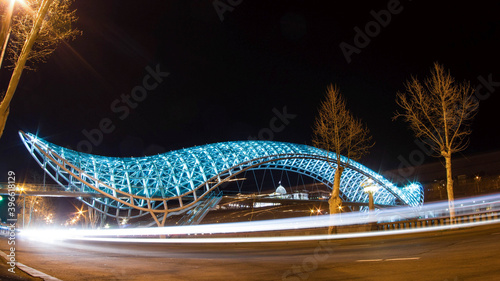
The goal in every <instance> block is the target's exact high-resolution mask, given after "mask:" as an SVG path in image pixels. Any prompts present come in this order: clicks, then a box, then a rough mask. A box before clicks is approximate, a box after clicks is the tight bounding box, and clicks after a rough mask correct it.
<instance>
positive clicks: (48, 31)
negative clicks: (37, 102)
mask: <svg viewBox="0 0 500 281" xmlns="http://www.w3.org/2000/svg"><path fill="white" fill-rule="evenodd" d="M25 2H26V4H27V5H26V7H22V9H21V11H19V12H18V13H17V14H16V15H15V16H13V23H12V27H11V30H10V33H9V34H10V35H5V32H6V31H4V30H3V29H6V28H2V41H5V44H4V46H2V53H3V52H4V51H5V50H4V49H5V48H7V52H8V56H9V60H10V61H11V63H12V65H11V68H13V71H12V76H11V78H10V81H9V85H8V86H7V90H6V91H5V92H2V93H1V94H0V97H1V98H2V100H1V103H0V137H1V136H2V134H3V130H4V128H5V124H6V122H7V117H8V115H9V110H10V102H11V100H12V98H13V96H14V93H15V92H16V89H17V85H18V84H19V80H20V79H21V74H22V72H23V70H24V69H34V63H36V62H44V61H45V60H46V59H47V57H48V56H49V55H50V54H51V53H52V52H54V50H55V48H56V46H57V45H59V44H60V43H61V42H63V41H66V40H70V39H73V38H74V37H75V36H77V35H78V34H80V31H78V30H76V29H74V28H72V24H73V23H74V22H75V21H76V16H75V11H71V10H70V8H69V6H70V5H71V3H72V0H26V1H25ZM4 24H5V23H4ZM8 24H9V25H10V22H9V23H8ZM4 35H5V36H4ZM9 36H10V37H9ZM7 39H9V41H8V42H7ZM7 43H8V44H7Z"/></svg>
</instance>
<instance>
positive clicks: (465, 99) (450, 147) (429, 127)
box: [394, 62, 478, 219]
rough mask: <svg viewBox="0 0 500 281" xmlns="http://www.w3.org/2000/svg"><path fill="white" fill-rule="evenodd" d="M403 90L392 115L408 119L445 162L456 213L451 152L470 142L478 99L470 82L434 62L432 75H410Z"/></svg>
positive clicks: (448, 186)
mask: <svg viewBox="0 0 500 281" xmlns="http://www.w3.org/2000/svg"><path fill="white" fill-rule="evenodd" d="M405 87H406V91H405V92H403V93H400V92H399V93H398V94H397V97H396V102H397V104H398V105H399V106H400V107H401V108H402V109H403V111H402V112H396V114H395V117H394V119H396V118H403V120H404V121H406V122H408V124H409V126H410V128H411V129H412V131H413V132H414V133H415V136H416V137H418V138H420V139H422V141H424V142H425V143H426V144H428V145H429V146H430V147H431V148H432V150H433V151H434V152H435V153H436V154H435V155H434V156H436V157H444V159H445V162H446V183H447V187H446V189H447V192H448V203H449V210H450V218H452V219H453V218H454V216H455V207H454V204H453V200H454V196H453V178H452V170H451V155H452V154H453V153H455V152H458V151H462V150H464V149H465V148H467V146H468V144H469V140H468V136H469V134H470V133H471V132H472V131H471V128H470V125H471V122H470V121H471V120H472V119H473V118H474V116H475V114H476V112H477V108H478V101H477V99H476V98H475V97H474V96H473V93H474V92H473V89H472V88H471V87H470V84H469V82H465V81H464V82H463V83H460V84H458V83H455V79H454V78H453V77H452V76H451V75H450V72H449V71H445V70H444V67H443V66H442V65H439V64H438V63H437V62H436V63H434V66H433V68H432V69H431V76H430V77H428V78H427V79H425V80H424V82H423V83H421V82H420V81H418V80H417V78H416V77H412V78H411V79H410V80H409V81H407V82H406V84H405Z"/></svg>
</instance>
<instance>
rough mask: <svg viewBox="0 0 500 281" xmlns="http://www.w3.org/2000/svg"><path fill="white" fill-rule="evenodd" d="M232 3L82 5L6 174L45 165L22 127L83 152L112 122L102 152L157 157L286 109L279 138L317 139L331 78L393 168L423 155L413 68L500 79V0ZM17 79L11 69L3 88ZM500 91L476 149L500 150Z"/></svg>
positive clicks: (26, 108) (376, 163) (6, 147)
mask: <svg viewBox="0 0 500 281" xmlns="http://www.w3.org/2000/svg"><path fill="white" fill-rule="evenodd" d="M229 2H231V3H233V4H237V5H236V6H234V7H230V6H226V7H230V9H229V10H227V11H225V12H224V13H222V12H219V14H220V15H219V14H218V13H217V11H216V9H215V8H214V3H216V4H218V5H219V6H218V7H220V9H223V5H229V4H227V3H229ZM229 2H226V0H220V1H219V0H218V1H217V2H213V1H201V0H178V1H168V0H162V1H137V0H135V1H128V0H119V1H118V0H115V1H112V0H106V1H95V0H85V1H81V0H77V1H76V2H75V3H74V4H73V7H74V8H76V9H77V15H78V17H79V20H78V22H77V24H76V25H77V27H78V28H79V29H80V30H82V32H83V35H82V36H80V37H78V38H77V39H76V40H74V41H71V42H69V43H68V44H67V45H61V46H60V47H59V48H58V50H57V51H56V52H55V53H54V54H52V56H51V57H50V58H49V60H48V62H47V63H45V64H40V65H38V70H37V71H36V72H32V71H31V72H24V74H23V76H22V78H21V83H20V85H19V87H18V90H17V92H16V95H15V97H14V100H13V102H12V104H11V114H10V116H9V119H8V123H7V127H6V130H5V133H4V136H3V137H2V138H1V139H0V159H1V161H0V182H4V181H6V176H7V171H9V170H13V171H15V172H16V173H17V174H18V175H19V176H20V177H21V176H23V175H25V174H26V172H27V171H28V170H30V169H32V170H36V171H38V172H40V171H41V170H40V169H39V168H37V167H36V165H35V161H34V160H33V159H32V158H31V156H30V155H29V153H28V152H27V151H26V149H25V148H24V146H23V145H22V143H21V141H20V139H19V137H18V134H17V132H18V130H24V131H26V132H32V133H38V135H39V136H41V137H44V138H46V139H47V140H49V141H50V142H53V143H55V144H58V145H62V146H66V147H71V148H73V149H76V148H78V147H80V148H83V146H82V143H83V142H84V141H89V139H88V138H87V137H86V136H85V134H84V133H83V130H86V131H88V132H95V130H97V129H99V126H100V123H101V122H105V123H106V122H107V123H108V124H106V126H105V127H106V130H107V132H105V133H103V137H102V140H101V141H100V142H99V143H98V144H97V145H92V147H90V148H91V149H92V151H91V152H92V153H94V154H99V155H107V156H144V155H151V154H156V153H160V152H166V151H170V150H175V149H180V148H183V147H191V146H194V145H202V144H206V143H213V142H219V141H231V140H247V139H249V137H256V138H258V135H259V132H261V136H263V137H264V138H265V139H269V137H270V135H268V134H263V133H262V132H264V131H266V132H269V130H264V131H262V130H263V129H265V128H269V127H270V125H269V122H270V120H271V119H272V118H273V117H274V116H275V112H276V111H278V112H283V109H284V108H285V107H286V111H287V113H288V114H290V115H293V118H291V117H292V116H290V118H289V119H287V122H288V124H287V125H285V127H284V129H283V130H282V131H280V132H276V133H274V134H273V136H272V139H273V140H276V141H286V142H294V143H302V144H311V135H312V129H311V128H312V125H313V122H314V118H315V115H316V112H317V107H318V105H319V102H320V101H321V99H322V98H323V97H324V93H325V90H326V87H327V85H328V84H330V83H335V84H337V85H338V86H339V88H340V90H341V92H342V93H343V94H344V96H345V97H346V99H347V103H348V107H349V108H350V109H351V110H352V112H353V113H354V114H355V115H356V116H358V117H360V118H361V119H363V120H364V121H365V122H366V123H367V125H368V127H369V128H370V130H371V132H372V135H373V138H374V140H375V141H376V145H375V146H374V147H373V148H372V149H371V153H370V155H368V156H366V157H365V158H363V159H362V160H361V161H360V162H361V163H363V164H365V165H367V166H368V167H370V168H372V169H374V170H375V171H383V170H387V169H393V168H396V167H397V166H398V165H399V161H398V156H400V155H402V156H403V157H406V156H407V155H409V153H410V152H411V151H412V150H414V149H416V145H415V144H414V143H413V141H414V139H415V138H414V136H413V134H412V132H411V131H410V130H409V129H408V128H407V126H406V124H405V123H403V121H400V120H399V121H392V120H391V118H392V116H393V115H394V112H395V111H396V109H397V107H396V103H395V101H394V99H395V95H396V93H397V91H402V90H404V86H403V84H404V82H405V81H406V80H407V79H409V78H410V76H411V75H416V76H418V77H420V78H423V77H425V76H427V75H428V73H429V70H430V67H431V66H432V64H433V63H434V62H436V61H438V62H439V63H441V64H443V65H444V66H445V67H446V68H447V69H450V70H451V73H452V75H453V76H454V77H456V78H457V80H458V81H463V80H469V81H471V84H472V85H474V86H475V85H477V84H480V81H479V79H478V77H479V76H482V77H484V78H485V79H487V78H488V76H490V77H491V78H490V79H491V80H493V81H499V82H500V71H499V69H500V67H499V64H498V63H499V60H498V50H500V48H499V47H500V44H499V43H500V25H499V22H500V16H499V15H498V11H500V2H498V1H486V2H481V1H474V2H465V3H461V2H459V1H439V3H436V2H433V1H416V0H414V1H401V2H399V4H398V2H397V1H366V2H359V1H293V0H287V1H255V0H253V1H250V0H242V1H236V0H233V1H229ZM441 2H446V3H441ZM388 6H389V8H388ZM388 9H389V10H392V11H393V12H394V13H392V14H391V18H390V20H389V19H388V18H387V17H386V18H385V20H386V22H385V23H384V24H383V25H385V26H382V25H379V24H373V21H374V16H373V13H370V11H372V10H373V11H374V12H376V13H378V14H384V15H386V14H387V13H388V12H382V13H380V12H379V11H381V10H388ZM221 19H223V20H221ZM370 23H372V24H371V25H370ZM367 24H368V25H369V26H372V28H373V29H371V34H372V35H373V36H372V37H369V40H370V41H369V42H367V43H366V42H365V43H366V44H365V45H363V46H362V47H360V48H359V52H358V53H353V54H352V55H351V56H350V60H351V62H350V63H348V62H347V60H346V57H345V56H344V54H343V52H342V50H341V48H340V47H339V45H340V44H341V43H342V42H345V43H346V44H349V45H351V46H353V47H355V46H356V44H355V43H354V38H355V35H356V31H355V28H356V27H359V29H361V30H364V29H365V27H366V25H367ZM376 26H379V30H377V29H375V28H376ZM148 67H149V69H150V70H149V71H148ZM155 70H157V71H159V72H162V74H161V75H163V76H158V77H157V78H158V81H161V82H159V83H156V82H155V80H148V83H150V85H149V86H151V87H150V88H151V90H147V91H146V94H142V96H136V97H138V99H139V100H140V101H134V100H129V103H128V104H127V103H126V102H125V101H124V100H123V99H122V95H123V96H130V95H131V93H132V92H134V89H138V88H137V87H138V86H139V87H140V86H143V80H144V77H145V76H146V75H148V74H149V73H150V71H155ZM166 72H168V73H169V75H168V76H166V74H164V73H166ZM9 75H10V72H8V71H6V70H2V71H1V73H0V85H1V87H2V90H5V88H6V84H7V81H8V78H9ZM495 83H496V82H495ZM153 86H155V87H153ZM492 89H493V90H496V91H495V92H491V96H490V97H489V98H487V99H485V100H484V101H482V102H481V104H480V110H479V113H478V116H477V117H476V119H475V121H474V125H473V130H474V131H473V134H472V136H471V145H470V147H469V149H467V150H466V151H465V152H464V154H474V153H480V152H487V151H495V150H498V146H499V143H500V131H499V130H498V126H497V122H498V120H499V116H500V115H499V112H500V111H499V110H498V108H499V105H500V98H499V97H498V95H499V93H500V86H496V88H495V87H493V88H492ZM134 93H140V92H138V91H135V92H134ZM273 109H274V110H273ZM103 120H105V121H103ZM92 130H94V131H92ZM101 131H102V130H101ZM88 143H90V141H89V142H87V144H88ZM84 148H85V149H86V150H87V151H88V149H89V147H88V146H86V147H84ZM457 156H458V157H460V155H457ZM428 160H429V161H431V160H434V159H432V158H430V159H428Z"/></svg>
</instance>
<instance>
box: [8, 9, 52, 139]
mask: <svg viewBox="0 0 500 281" xmlns="http://www.w3.org/2000/svg"><path fill="white" fill-rule="evenodd" d="M52 1H54V0H44V1H43V2H42V4H41V5H40V9H39V10H38V12H37V17H36V20H35V23H34V24H33V28H32V29H31V32H30V34H29V35H28V37H27V38H26V41H25V42H24V45H23V49H22V50H21V54H19V59H18V60H17V62H16V66H15V67H14V71H12V76H11V78H10V81H9V86H8V87H7V92H6V93H5V97H4V98H3V100H2V102H1V103H0V122H1V123H0V138H1V137H2V134H3V129H4V128H5V123H6V122H7V117H8V115H9V107H10V101H11V100H12V97H13V96H14V93H15V92H16V89H17V85H18V84H19V80H20V79H21V74H22V73H23V70H24V66H25V65H26V60H27V59H28V56H29V53H30V51H31V48H32V47H33V44H35V41H36V39H37V37H38V33H39V32H40V28H41V27H42V23H43V19H44V18H45V15H46V14H47V11H48V10H49V6H50V4H51V3H52Z"/></svg>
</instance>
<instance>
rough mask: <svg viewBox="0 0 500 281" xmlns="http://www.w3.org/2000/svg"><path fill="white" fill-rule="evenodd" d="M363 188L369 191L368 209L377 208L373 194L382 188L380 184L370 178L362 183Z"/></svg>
mask: <svg viewBox="0 0 500 281" xmlns="http://www.w3.org/2000/svg"><path fill="white" fill-rule="evenodd" d="M361 187H363V190H364V191H365V192H366V193H368V209H369V210H370V211H373V210H375V204H374V202H373V194H374V193H375V192H377V191H378V190H379V189H380V186H379V185H378V184H375V183H374V182H373V180H372V179H368V180H366V181H365V182H363V183H362V184H361Z"/></svg>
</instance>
